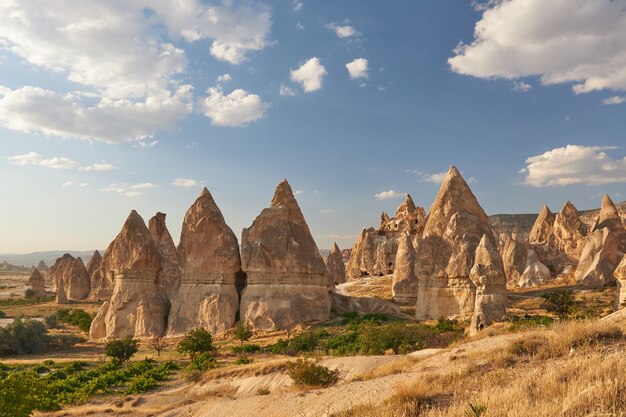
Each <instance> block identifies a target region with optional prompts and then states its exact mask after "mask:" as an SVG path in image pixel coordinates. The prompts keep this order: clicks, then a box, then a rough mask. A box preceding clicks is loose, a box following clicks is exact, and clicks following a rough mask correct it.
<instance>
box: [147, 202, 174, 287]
mask: <svg viewBox="0 0 626 417" xmlns="http://www.w3.org/2000/svg"><path fill="white" fill-rule="evenodd" d="M148 230H150V235H151V236H152V239H153V240H154V243H156V245H157V248H159V252H160V253H161V273H160V275H159V285H160V286H161V289H163V291H164V292H165V293H166V294H167V295H168V296H169V297H170V298H173V297H174V296H175V295H176V293H177V292H178V288H179V287H180V277H181V271H180V265H179V264H178V253H177V252H176V245H174V240H173V239H172V235H170V232H169V231H168V230H167V226H166V224H165V213H161V212H158V213H157V214H155V215H154V216H153V217H152V218H151V219H150V220H149V221H148Z"/></svg>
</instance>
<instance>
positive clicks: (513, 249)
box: [502, 239, 551, 288]
mask: <svg viewBox="0 0 626 417" xmlns="http://www.w3.org/2000/svg"><path fill="white" fill-rule="evenodd" d="M502 263H503V265H504V272H505V274H506V277H507V287H511V288H528V287H533V286H536V285H542V284H545V283H547V282H548V281H550V279H551V275H550V269H549V268H548V267H547V266H545V265H544V264H543V263H541V261H540V260H539V257H538V256H537V253H536V252H535V250H534V249H532V247H527V246H526V245H524V244H523V243H520V242H518V241H516V240H513V239H507V240H506V241H505V243H504V247H503V248H502Z"/></svg>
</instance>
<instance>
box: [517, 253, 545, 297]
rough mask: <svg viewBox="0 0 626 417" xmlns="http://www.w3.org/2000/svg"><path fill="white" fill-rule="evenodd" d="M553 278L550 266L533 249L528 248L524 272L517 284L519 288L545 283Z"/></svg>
mask: <svg viewBox="0 0 626 417" xmlns="http://www.w3.org/2000/svg"><path fill="white" fill-rule="evenodd" d="M551 279H552V275H551V274H550V268H548V267H547V266H546V265H544V264H543V263H542V262H541V261H540V260H539V257H538V256H537V253H536V252H535V251H534V250H533V249H528V252H527V254H526V263H525V267H524V272H523V273H522V275H521V276H520V277H519V279H518V281H517V284H516V286H517V287H519V288H529V287H535V286H537V285H543V284H546V283H547V282H549V281H550V280H551Z"/></svg>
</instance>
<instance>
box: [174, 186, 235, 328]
mask: <svg viewBox="0 0 626 417" xmlns="http://www.w3.org/2000/svg"><path fill="white" fill-rule="evenodd" d="M178 254H179V259H180V266H181V268H182V282H181V285H180V289H179V290H178V294H177V295H176V297H175V298H174V299H173V301H172V310H171V313H170V318H169V324H168V334H169V335H179V334H184V333H185V332H187V331H189V330H191V329H194V328H196V327H203V328H207V329H209V330H210V331H211V332H212V333H223V332H225V331H226V330H228V329H229V328H230V327H231V326H232V325H233V323H234V322H235V316H236V314H237V309H238V307H239V295H238V293H237V288H236V285H235V284H236V282H235V281H236V276H237V274H238V273H239V271H240V270H241V262H240V258H239V245H238V243H237V238H236V237H235V234H234V233H233V231H232V230H231V229H230V227H228V225H227V224H226V222H225V220H224V216H222V212H221V211H220V209H219V208H218V207H217V204H215V201H214V200H213V197H212V196H211V194H210V193H209V190H207V189H206V188H204V189H203V190H202V192H201V193H200V196H199V197H198V199H197V200H196V201H195V202H194V203H193V205H192V206H191V207H190V208H189V210H187V213H186V214H185V219H184V221H183V228H182V232H181V235H180V244H179V246H178Z"/></svg>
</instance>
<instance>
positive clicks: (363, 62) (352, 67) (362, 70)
mask: <svg viewBox="0 0 626 417" xmlns="http://www.w3.org/2000/svg"><path fill="white" fill-rule="evenodd" d="M367 66H368V62H367V59H365V58H357V59H355V60H353V61H351V62H348V63H347V64H346V68H347V69H348V74H349V75H350V79H351V80H354V79H357V78H369V75H368V73H367V69H368V68H367Z"/></svg>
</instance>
